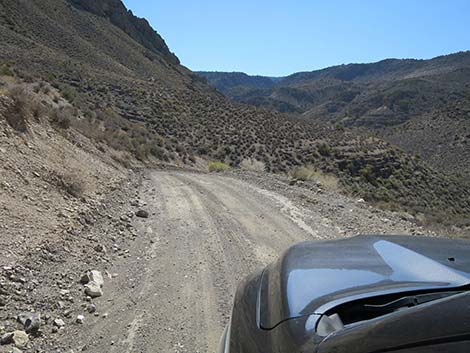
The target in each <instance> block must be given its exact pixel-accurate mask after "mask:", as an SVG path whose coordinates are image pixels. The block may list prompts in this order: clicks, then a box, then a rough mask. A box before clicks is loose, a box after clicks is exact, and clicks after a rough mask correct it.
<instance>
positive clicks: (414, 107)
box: [201, 52, 470, 173]
mask: <svg viewBox="0 0 470 353" xmlns="http://www.w3.org/2000/svg"><path fill="white" fill-rule="evenodd" d="M201 75H203V76H204V77H206V78H207V79H208V81H209V82H210V83H211V84H213V85H214V86H215V87H216V88H217V89H219V90H220V91H221V92H223V93H224V94H226V95H227V96H229V97H230V98H232V99H234V100H236V101H240V102H244V103H249V104H252V105H255V106H262V107H266V108H269V109H274V110H278V111H282V112H289V113H296V114H298V115H299V116H301V117H303V118H305V119H308V120H315V121H324V122H328V123H331V124H333V125H337V126H348V127H360V128H364V129H367V130H369V131H371V130H372V131H373V133H374V134H377V135H378V136H380V137H381V138H384V139H387V140H388V141H390V142H392V143H396V144H398V145H399V146H401V147H402V148H404V149H405V150H407V151H408V152H410V153H412V154H419V155H420V156H422V157H423V158H425V159H426V160H428V161H429V162H431V163H433V164H434V165H435V166H436V167H438V168H441V169H442V170H447V171H448V170H452V171H457V172H462V173H468V172H470V167H469V166H470V160H469V159H468V157H467V156H468V155H469V154H470V151H469V148H470V147H469V145H468V144H467V142H466V140H468V131H470V98H469V97H470V86H469V83H468V82H469V81H470V52H461V53H457V54H452V55H447V56H441V57H437V58H435V59H432V60H395V59H390V60H384V61H380V62H378V63H373V64H351V65H341V66H335V67H331V68H327V69H323V70H318V71H313V72H302V73H296V74H293V75H291V76H288V77H284V78H279V79H277V80H273V79H271V78H265V79H266V80H270V81H271V82H272V86H270V87H252V86H251V85H248V84H244V83H243V82H241V83H240V84H239V81H234V83H236V85H230V82H228V83H227V82H226V81H227V80H230V78H231V77H232V74H228V73H227V74H224V73H217V74H216V76H215V78H214V74H210V75H208V74H207V73H201ZM221 82H223V84H221ZM408 126H410V127H411V126H415V129H414V130H413V129H412V130H413V131H416V129H418V130H419V132H418V135H419V136H421V137H419V138H418V140H413V139H409V134H408V133H407V131H409V130H408ZM436 128H439V130H436ZM426 136H429V137H430V138H426ZM459 141H460V142H459ZM452 155H453V156H455V155H458V156H461V157H463V158H464V159H463V161H465V163H455V162H454V161H455V158H451V159H449V158H447V157H449V156H452Z"/></svg>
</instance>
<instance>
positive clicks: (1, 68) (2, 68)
mask: <svg viewBox="0 0 470 353" xmlns="http://www.w3.org/2000/svg"><path fill="white" fill-rule="evenodd" d="M14 75H15V74H14V73H13V71H12V70H11V65H10V64H9V63H0V76H14Z"/></svg>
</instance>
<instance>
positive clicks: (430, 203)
mask: <svg viewBox="0 0 470 353" xmlns="http://www.w3.org/2000/svg"><path fill="white" fill-rule="evenodd" d="M0 7H1V8H0V30H1V32H2V36H1V39H0V41H1V42H0V44H1V46H2V51H1V52H0V61H2V62H3V64H2V65H4V67H5V68H7V70H8V71H11V72H12V73H13V74H14V75H16V76H20V77H22V78H23V79H25V80H27V81H28V80H29V81H36V80H44V81H47V82H50V83H51V84H53V85H54V86H55V87H57V88H58V89H59V90H60V91H61V92H62V95H63V96H64V97H65V98H66V99H67V100H69V101H70V102H72V103H73V104H74V106H75V107H76V108H77V109H78V113H77V114H75V113H74V114H71V116H70V119H71V120H72V123H73V124H74V126H76V127H77V129H79V130H80V131H81V132H82V133H83V134H85V135H86V136H88V137H89V138H91V139H93V140H95V141H97V142H99V143H102V144H107V145H108V146H111V147H113V148H115V149H117V150H121V151H124V152H125V151H129V152H130V153H132V154H133V155H134V156H136V157H137V158H138V159H140V160H142V161H148V160H152V159H158V160H160V161H162V162H165V163H173V164H179V165H183V164H186V165H197V163H199V162H200V161H204V160H220V161H223V162H226V163H228V164H230V165H232V166H234V167H237V166H240V165H242V164H255V165H257V166H258V167H259V168H262V169H263V170H265V171H268V172H289V171H290V170H292V169H293V168H295V167H298V166H303V165H311V166H312V167H313V168H315V169H318V170H320V171H321V172H322V173H327V174H334V175H336V176H337V177H338V178H339V180H340V184H341V185H342V186H343V187H345V188H346V190H347V191H349V192H354V193H357V194H358V195H362V196H363V197H365V198H367V199H368V200H370V201H374V202H385V203H390V204H393V205H394V207H406V208H407V209H410V210H413V212H419V213H422V212H424V213H429V214H431V213H432V214H434V213H440V212H442V211H443V210H449V209H450V210H451V212H452V213H453V214H455V215H460V216H462V215H464V214H466V213H467V212H468V211H469V210H470V205H469V203H468V193H469V191H468V189H467V188H466V186H465V185H464V184H463V183H460V182H457V181H455V180H453V179H452V178H451V179H449V178H448V177H447V176H446V175H444V174H442V173H438V172H436V171H435V170H433V169H432V168H430V167H429V166H428V165H426V164H425V163H422V162H420V161H418V160H416V159H414V158H411V157H410V156H409V155H407V154H406V153H403V152H402V151H400V150H398V149H397V148H394V147H392V146H390V145H389V144H387V143H386V142H384V141H382V140H380V139H378V138H365V137H361V136H360V135H357V134H356V133H353V132H351V131H348V130H345V129H339V128H337V127H332V126H331V125H327V124H324V123H321V122H319V123H316V124H311V123H309V122H304V121H299V120H296V119H292V118H290V117H289V116H287V115H284V114H281V113H277V112H272V111H268V110H266V109H260V108H254V107H251V106H248V105H243V104H237V103H233V102H231V101H229V100H228V99H226V98H225V97H224V96H223V95H222V94H220V93H218V92H217V91H215V90H214V89H212V88H211V87H209V86H208V85H207V84H206V83H205V82H204V80H203V79H201V78H200V77H199V76H198V75H195V74H194V73H192V72H191V71H189V70H188V69H186V68H185V67H183V66H181V65H178V64H177V61H176V59H174V58H172V56H171V54H169V51H168V50H167V49H166V47H165V46H163V44H162V43H163V42H162V40H161V38H160V37H159V36H158V35H157V34H156V33H155V32H152V31H150V30H149V28H148V27H147V25H146V22H145V21H143V20H138V19H136V18H135V17H134V16H133V15H132V14H131V13H130V12H127V11H126V10H125V8H124V7H123V5H122V3H121V2H120V1H119V0H110V1H105V2H90V1H85V0H83V1H78V0H77V1H73V2H69V1H64V0H41V1H14V0H3V1H1V2H0ZM150 32H151V33H150ZM143 38H145V40H144V39H143ZM152 43H153V44H152ZM158 43H160V44H158ZM81 117H83V118H81Z"/></svg>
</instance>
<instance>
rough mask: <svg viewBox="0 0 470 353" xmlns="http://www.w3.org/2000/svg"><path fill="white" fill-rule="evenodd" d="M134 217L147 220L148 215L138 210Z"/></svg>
mask: <svg viewBox="0 0 470 353" xmlns="http://www.w3.org/2000/svg"><path fill="white" fill-rule="evenodd" d="M135 215H136V216H137V217H140V218H149V213H148V212H147V211H144V210H138V211H137V212H136V213H135Z"/></svg>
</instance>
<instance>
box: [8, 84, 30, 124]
mask: <svg viewBox="0 0 470 353" xmlns="http://www.w3.org/2000/svg"><path fill="white" fill-rule="evenodd" d="M8 96H9V97H10V98H11V99H12V100H13V105H12V106H11V107H10V109H8V111H7V113H6V120H7V123H8V124H9V125H10V126H11V127H12V128H13V129H15V130H17V131H20V132H26V130H27V128H28V127H27V121H28V115H29V114H30V112H31V107H32V104H34V102H35V101H34V100H33V99H32V97H31V94H30V93H29V92H28V91H27V90H26V89H25V87H23V86H20V85H18V86H13V87H12V88H10V89H9V91H8Z"/></svg>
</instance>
